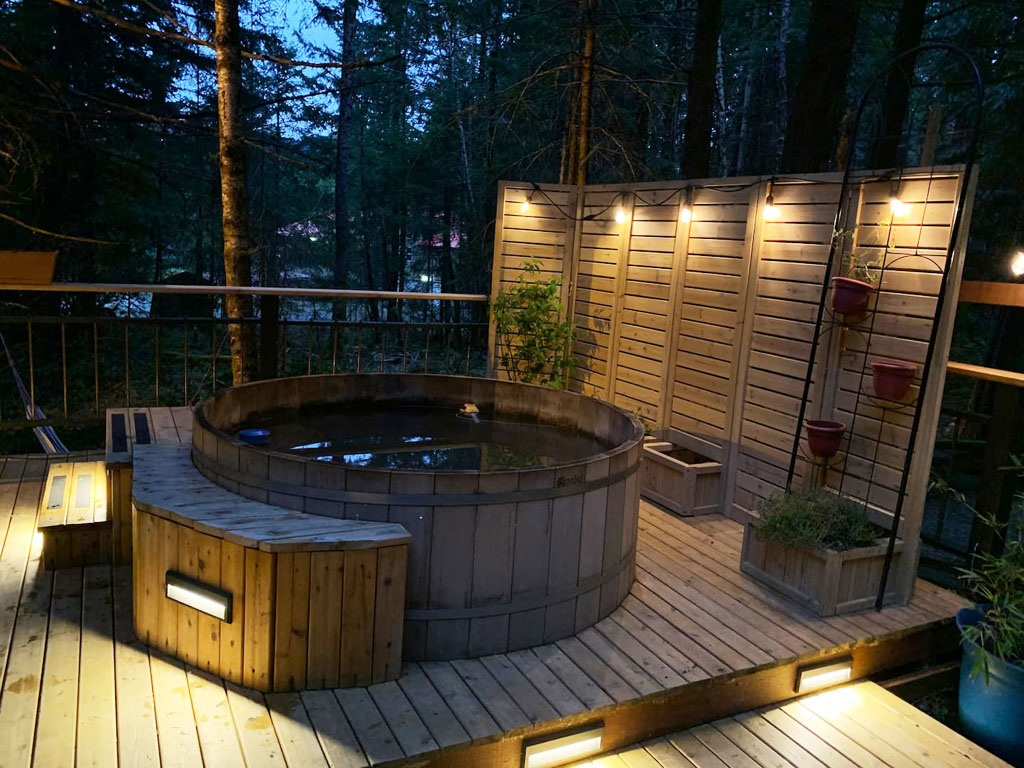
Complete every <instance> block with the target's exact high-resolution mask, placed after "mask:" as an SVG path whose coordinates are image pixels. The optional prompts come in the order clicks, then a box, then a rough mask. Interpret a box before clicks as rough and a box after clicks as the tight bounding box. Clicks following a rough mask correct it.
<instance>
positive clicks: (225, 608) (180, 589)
mask: <svg viewBox="0 0 1024 768" xmlns="http://www.w3.org/2000/svg"><path fill="white" fill-rule="evenodd" d="M166 579H167V581H166V584H167V598H168V599H169V600H173V601H174V602H176V603H181V604H182V605H187V606H188V607H189V608H195V609H196V610H197V611H199V612H200V613H205V614H207V615H208V616H213V617H214V618H215V619H220V620H221V621H223V622H224V623H226V624H230V623H231V593H229V592H225V591H224V590H223V589H217V587H211V586H210V585H209V584H203V583H202V582H201V581H196V580H195V579H190V578H189V577H188V576H184V575H182V574H180V573H176V572H174V571H168V572H167V576H166Z"/></svg>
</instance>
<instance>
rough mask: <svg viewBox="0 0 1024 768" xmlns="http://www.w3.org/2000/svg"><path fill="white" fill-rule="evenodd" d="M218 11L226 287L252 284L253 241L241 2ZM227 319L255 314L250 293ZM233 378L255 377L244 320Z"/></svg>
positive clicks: (223, 3) (232, 332)
mask: <svg viewBox="0 0 1024 768" xmlns="http://www.w3.org/2000/svg"><path fill="white" fill-rule="evenodd" d="M214 11H215V12H216V15H217V22H216V29H215V34H214V41H215V43H216V46H217V114H218V122H219V128H220V131H219V138H220V200H221V221H222V226H223V229H224V279H225V282H226V283H227V284H228V285H251V284H252V263H251V258H252V255H251V254H252V240H251V239H250V236H249V200H248V190H247V189H246V179H245V140H244V136H243V124H242V43H241V29H240V27H239V23H238V3H237V0H215V2H214ZM224 304H225V308H226V310H227V314H228V316H229V317H238V318H245V317H251V316H252V296H230V295H229V296H227V297H225V302H224ZM228 334H229V336H230V339H231V379H232V381H233V382H234V384H235V386H238V385H239V384H244V383H245V382H247V381H249V380H250V379H251V378H252V371H253V362H254V361H253V359H252V351H253V346H254V345H253V343H252V336H253V333H252V330H251V328H250V327H249V326H246V325H243V324H241V323H232V324H231V325H229V326H228Z"/></svg>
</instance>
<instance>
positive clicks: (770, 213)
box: [764, 180, 779, 221]
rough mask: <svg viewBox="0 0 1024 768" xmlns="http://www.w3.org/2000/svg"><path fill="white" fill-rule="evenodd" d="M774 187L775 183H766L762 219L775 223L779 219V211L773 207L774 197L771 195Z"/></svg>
mask: <svg viewBox="0 0 1024 768" xmlns="http://www.w3.org/2000/svg"><path fill="white" fill-rule="evenodd" d="M774 187H775V181H774V180H772V181H769V182H768V195H767V197H765V199H764V218H765V220H766V221H775V219H777V218H779V209H778V208H777V207H776V205H775V196H774V195H772V189H773V188H774Z"/></svg>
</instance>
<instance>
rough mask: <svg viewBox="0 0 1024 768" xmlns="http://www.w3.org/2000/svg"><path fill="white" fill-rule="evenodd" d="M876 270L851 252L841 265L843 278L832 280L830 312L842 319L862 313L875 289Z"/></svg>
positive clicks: (875, 267) (855, 253) (872, 265)
mask: <svg viewBox="0 0 1024 768" xmlns="http://www.w3.org/2000/svg"><path fill="white" fill-rule="evenodd" d="M877 268H878V267H877V264H875V263H873V262H868V261H866V260H865V259H864V257H863V256H861V255H860V254H859V253H857V252H856V251H853V252H851V253H850V255H849V256H847V257H846V259H845V262H844V264H843V273H844V274H843V276H841V277H833V278H832V311H833V312H835V313H836V314H837V315H842V316H844V317H848V316H850V315H857V314H860V313H861V312H863V311H864V310H865V309H866V308H867V306H868V295H869V294H870V293H871V292H872V291H873V290H875V288H876V284H875V283H876V281H875V276H874V273H875V271H876V270H877Z"/></svg>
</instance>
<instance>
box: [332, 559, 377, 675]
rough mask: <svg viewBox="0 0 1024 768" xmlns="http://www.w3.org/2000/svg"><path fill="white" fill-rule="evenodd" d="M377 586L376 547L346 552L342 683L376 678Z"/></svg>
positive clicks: (340, 669)
mask: <svg viewBox="0 0 1024 768" xmlns="http://www.w3.org/2000/svg"><path fill="white" fill-rule="evenodd" d="M376 587H377V550H376V549H353V550H349V551H348V552H346V553H345V584H344V589H343V597H342V605H343V606H344V608H343V610H342V612H341V657H340V659H339V667H338V670H339V672H338V679H339V680H340V681H341V685H342V686H350V685H369V684H370V682H371V679H372V677H373V603H374V598H375V594H376Z"/></svg>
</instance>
